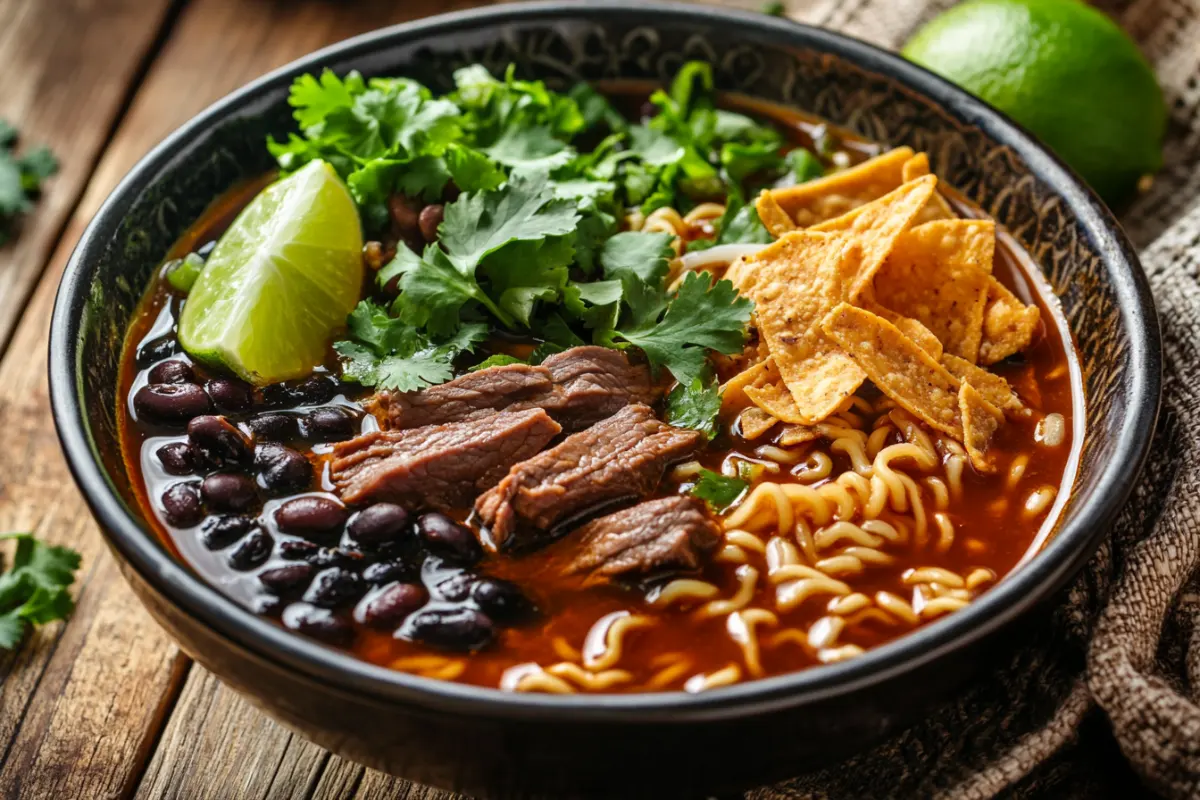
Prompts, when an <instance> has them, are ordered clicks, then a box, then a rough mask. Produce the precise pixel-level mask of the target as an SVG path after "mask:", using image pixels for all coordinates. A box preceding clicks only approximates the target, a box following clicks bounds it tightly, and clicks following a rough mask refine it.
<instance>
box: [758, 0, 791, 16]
mask: <svg viewBox="0 0 1200 800" xmlns="http://www.w3.org/2000/svg"><path fill="white" fill-rule="evenodd" d="M762 13H764V14H766V15H767V16H769V17H782V16H786V15H787V7H786V6H784V4H783V3H782V2H780V0H768V2H766V3H763V4H762Z"/></svg>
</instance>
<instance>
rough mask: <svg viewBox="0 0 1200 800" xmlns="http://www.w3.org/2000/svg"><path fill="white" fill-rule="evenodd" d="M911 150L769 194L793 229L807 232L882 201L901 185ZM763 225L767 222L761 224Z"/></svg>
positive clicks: (894, 153)
mask: <svg viewBox="0 0 1200 800" xmlns="http://www.w3.org/2000/svg"><path fill="white" fill-rule="evenodd" d="M912 156H913V151H912V148H911V147H898V148H896V149H895V150H891V151H889V152H887V153H884V154H883V155H880V156H876V157H875V158H872V159H869V160H867V161H864V162H863V163H861V164H859V165H857V166H854V167H851V168H849V169H845V170H842V171H840V172H835V173H834V174H832V175H826V176H825V177H824V178H817V179H816V180H814V181H807V182H805V183H801V184H798V185H796V186H789V187H788V188H786V189H775V190H773V191H771V192H770V195H771V198H772V200H773V201H774V202H775V203H776V204H777V205H778V206H779V208H780V209H781V210H782V211H783V212H784V214H786V215H787V217H788V218H789V219H790V220H792V221H793V222H794V223H795V224H796V226H798V227H801V228H807V227H808V226H810V225H816V224H817V223H819V222H824V221H825V220H827V219H833V218H834V217H837V216H840V215H842V214H845V213H846V212H847V211H850V210H852V209H855V208H857V207H858V206H861V205H863V204H865V203H869V202H871V201H872V200H875V199H877V198H880V197H883V196H884V195H885V194H887V193H888V192H890V191H892V190H893V189H895V188H896V187H897V186H899V185H900V184H901V183H902V178H901V173H902V170H903V168H904V162H906V161H908V159H910V158H912ZM763 222H764V223H766V220H765V219H764V220H763Z"/></svg>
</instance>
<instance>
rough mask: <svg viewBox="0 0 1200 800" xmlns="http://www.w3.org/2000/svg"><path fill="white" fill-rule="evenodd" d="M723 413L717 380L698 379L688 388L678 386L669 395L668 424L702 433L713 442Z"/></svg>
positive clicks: (688, 385) (681, 385)
mask: <svg viewBox="0 0 1200 800" xmlns="http://www.w3.org/2000/svg"><path fill="white" fill-rule="evenodd" d="M720 413H721V391H720V388H719V387H718V386H717V382H716V380H710V381H707V382H705V381H704V380H703V379H702V378H697V379H696V380H694V381H692V382H691V383H690V384H687V385H686V386H685V385H684V384H682V383H681V384H678V385H676V387H675V388H674V389H672V390H671V393H670V394H668V395H667V422H669V423H671V424H672V425H675V426H676V427H679V428H691V429H693V430H697V431H700V432H701V433H703V434H704V435H705V436H707V437H708V438H709V440H712V439H713V438H715V437H716V435H717V416H718V415H719V414H720Z"/></svg>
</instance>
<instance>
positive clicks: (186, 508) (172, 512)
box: [162, 481, 204, 528]
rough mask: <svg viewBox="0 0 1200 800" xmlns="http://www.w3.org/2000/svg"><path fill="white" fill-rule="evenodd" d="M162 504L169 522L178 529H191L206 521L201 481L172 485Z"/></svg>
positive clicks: (164, 493)
mask: <svg viewBox="0 0 1200 800" xmlns="http://www.w3.org/2000/svg"><path fill="white" fill-rule="evenodd" d="M162 504H163V511H164V512H165V513H164V516H165V517H166V518H167V522H169V523H171V524H172V525H174V526H175V527H177V528H190V527H192V526H193V525H197V524H199V523H200V520H202V519H204V507H203V506H202V505H201V503H200V483H199V481H185V482H183V483H175V484H172V485H171V486H170V487H168V488H167V490H166V491H165V492H163V496H162Z"/></svg>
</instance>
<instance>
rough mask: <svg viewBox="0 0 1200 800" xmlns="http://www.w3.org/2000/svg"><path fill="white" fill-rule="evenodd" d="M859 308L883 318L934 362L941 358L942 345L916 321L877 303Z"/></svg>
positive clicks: (862, 305)
mask: <svg viewBox="0 0 1200 800" xmlns="http://www.w3.org/2000/svg"><path fill="white" fill-rule="evenodd" d="M859 307H860V308H865V309H866V310H867V311H870V312H871V313H872V314H875V315H877V316H880V317H883V318H884V319H886V320H887V321H888V322H890V323H892V324H893V325H895V326H896V327H897V328H899V329H900V332H901V333H903V334H904V335H905V336H907V337H908V338H909V339H912V340H913V341H914V342H916V343H917V344H918V345H920V347H921V349H922V350H924V351H925V352H926V353H929V355H931V356H933V358H934V359H935V360H937V359H940V358H941V357H942V343H941V342H940V341H939V340H938V338H937V337H936V336H934V335H933V331H931V330H929V328H926V327H925V326H924V325H922V324H921V323H920V322H918V321H917V320H915V319H913V318H912V317H905V316H903V315H901V314H897V313H896V312H895V311H892V310H891V309H890V308H884V307H883V306H881V305H879V304H878V303H859Z"/></svg>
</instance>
